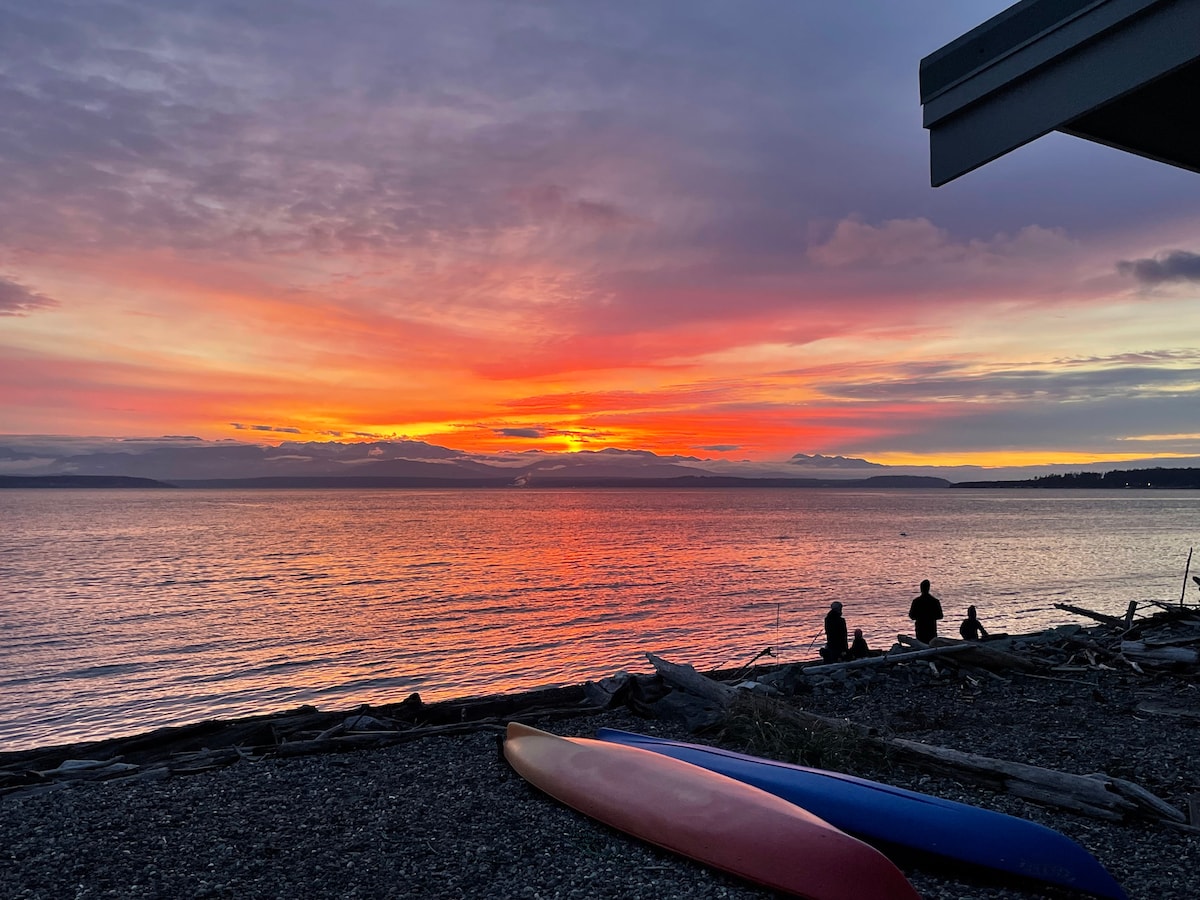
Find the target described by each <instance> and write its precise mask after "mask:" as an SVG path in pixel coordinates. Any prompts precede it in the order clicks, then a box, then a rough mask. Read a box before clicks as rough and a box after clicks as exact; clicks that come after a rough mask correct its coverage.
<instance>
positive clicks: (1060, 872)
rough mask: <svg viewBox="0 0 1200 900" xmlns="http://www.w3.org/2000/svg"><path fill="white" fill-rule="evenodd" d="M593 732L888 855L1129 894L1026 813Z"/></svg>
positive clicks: (1101, 893)
mask: <svg viewBox="0 0 1200 900" xmlns="http://www.w3.org/2000/svg"><path fill="white" fill-rule="evenodd" d="M596 737H597V738H598V739H600V740H603V741H610V742H612V743H615V744H620V745H622V746H628V747H640V748H642V749H645V750H652V751H654V752H655V753H661V754H663V755H665V756H669V757H671V758H672V759H677V760H680V761H682V762H687V763H691V764H692V765H695V766H700V767H702V768H705V769H708V770H709V771H712V772H717V773H719V774H722V775H726V776H729V777H730V778H735V779H737V780H739V781H743V782H745V783H746V784H750V785H754V786H755V787H758V788H761V789H762V790H764V791H767V792H768V793H771V794H774V795H775V796H777V797H780V798H782V799H784V800H787V801H789V802H791V803H794V804H796V805H797V806H799V807H801V808H803V809H806V810H808V811H809V812H810V813H813V814H815V815H816V816H818V817H820V818H821V819H823V820H825V821H827V822H829V823H830V824H831V825H833V826H835V827H837V828H840V829H841V830H843V831H845V832H847V833H849V834H852V835H854V836H856V837H859V838H862V839H863V840H864V841H866V842H868V843H870V844H872V845H874V846H876V847H879V848H880V849H881V850H883V851H884V852H887V853H893V854H895V853H900V854H910V855H911V854H917V855H919V856H921V857H926V858H929V859H935V860H941V861H943V862H948V863H952V864H954V865H955V866H958V867H963V866H966V867H980V868H984V869H990V870H992V871H995V872H1003V873H1007V874H1009V875H1012V876H1018V877H1019V878H1021V879H1023V880H1025V881H1033V882H1041V883H1043V884H1051V885H1057V886H1059V887H1065V888H1070V889H1072V890H1075V891H1079V892H1082V893H1085V894H1092V895H1094V896H1096V897H1105V898H1111V900H1128V897H1127V895H1126V893H1125V891H1124V890H1123V889H1122V888H1121V886H1120V885H1119V884H1118V883H1117V881H1116V879H1114V878H1113V877H1112V875H1110V874H1109V872H1108V870H1106V869H1105V868H1104V866H1102V865H1101V864H1100V862H1099V861H1098V860H1097V859H1096V858H1095V857H1094V856H1092V855H1091V854H1090V853H1088V852H1087V850H1085V849H1084V848H1083V847H1081V846H1080V845H1079V844H1077V843H1075V842H1074V841H1072V840H1071V839H1070V838H1068V837H1067V836H1066V835H1064V834H1062V833H1061V832H1058V831H1055V830H1054V829H1052V828H1047V827H1045V826H1044V825H1039V824H1037V823H1036V822H1030V821H1028V820H1027V819H1019V818H1017V817H1016V816H1009V815H1005V814H1004V813H998V812H994V811H992V810H987V809H981V808H980V807H977V806H971V805H969V804H966V803H957V802H955V801H953V800H943V799H941V798H940V797H933V796H930V795H928V794H920V793H917V792H916V791H908V790H904V789H903V788H898V787H893V786H891V785H888V784H883V783H881V782H877V781H869V780H867V779H865V778H855V777H854V776H852V775H843V774H841V773H838V772H829V771H826V770H824V769H812V768H808V767H806V766H795V765H790V764H788V763H782V762H777V761H775V760H769V759H762V758H759V757H756V756H748V755H746V754H743V753H734V752H733V751H730V750H722V749H720V748H718V747H708V746H705V745H703V744H690V743H686V742H683V741H672V740H668V739H666V738H658V737H654V736H652V735H645V734H637V733H635V732H631V731H620V730H618V729H615V728H601V729H599V730H598V731H597V732H596Z"/></svg>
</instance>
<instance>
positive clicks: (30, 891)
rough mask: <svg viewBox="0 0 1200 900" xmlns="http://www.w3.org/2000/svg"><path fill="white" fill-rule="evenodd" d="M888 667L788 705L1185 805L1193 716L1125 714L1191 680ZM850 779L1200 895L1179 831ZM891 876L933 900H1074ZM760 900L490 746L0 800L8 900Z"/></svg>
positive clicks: (592, 722)
mask: <svg viewBox="0 0 1200 900" xmlns="http://www.w3.org/2000/svg"><path fill="white" fill-rule="evenodd" d="M894 668H895V669H896V670H893V671H888V672H886V673H885V672H879V673H876V674H866V673H863V674H859V675H856V676H853V677H846V678H844V679H833V680H829V681H823V682H822V683H821V684H819V685H817V686H816V687H814V688H812V689H811V690H809V691H807V692H804V693H802V694H800V695H798V696H797V697H796V698H794V702H795V703H796V704H797V705H798V706H800V707H802V708H803V709H806V710H808V711H810V712H814V713H818V714H821V715H825V716H834V717H845V718H848V719H851V720H853V721H855V722H860V723H863V724H867V725H871V726H873V727H876V728H878V729H880V731H881V732H885V733H889V734H893V735H897V736H903V737H905V738H909V739H912V740H918V741H923V742H926V743H931V744H937V745H940V746H945V747H952V748H955V749H960V750H965V751H970V752H972V753H978V754H983V755H986V756H992V757H997V758H1002V759H1008V760H1013V761H1020V762H1026V763H1032V764H1035V765H1039V766H1044V767H1047V768H1053V769H1061V770H1063V771H1066V772H1073V773H1077V774H1088V773H1092V772H1105V773H1107V774H1109V775H1114V776H1120V777H1123V778H1127V779H1128V780H1130V781H1133V782H1135V783H1136V784H1139V785H1140V786H1142V787H1144V788H1146V789H1147V790H1149V791H1151V792H1153V793H1154V794H1156V795H1157V796H1159V797H1161V798H1162V799H1164V800H1166V801H1167V802H1169V803H1171V804H1173V805H1175V806H1176V807H1178V808H1180V809H1183V810H1186V809H1187V804H1188V797H1189V795H1190V794H1192V793H1193V792H1196V791H1200V740H1198V738H1200V727H1198V726H1200V720H1197V719H1196V718H1194V717H1187V716H1171V715H1157V714H1146V713H1144V712H1141V711H1139V705H1140V704H1141V705H1142V706H1143V708H1144V707H1145V703H1146V701H1154V702H1157V703H1160V704H1167V705H1170V706H1173V707H1175V708H1181V707H1185V708H1190V709H1193V710H1196V709H1200V687H1198V686H1197V683H1196V681H1195V679H1194V677H1191V678H1189V677H1176V676H1164V675H1137V674H1135V673H1132V672H1129V673H1125V672H1120V671H1106V670H1098V671H1093V672H1090V673H1087V674H1086V675H1085V676H1082V677H1079V678H1072V679H1060V680H1054V679H1050V678H1033V677H1028V676H1020V675H1013V676H1012V677H1009V678H1006V679H1004V680H1002V681H1001V680H996V679H991V678H979V679H976V678H967V677H964V675H963V674H962V673H954V672H946V671H943V672H941V673H940V674H939V673H938V672H936V671H934V669H933V667H929V666H920V667H916V666H914V667H912V668H911V669H908V670H906V671H897V670H899V669H900V667H894ZM531 724H537V725H539V726H540V727H543V728H545V729H546V730H550V731H554V732H556V733H559V734H570V735H583V736H590V735H591V734H593V733H594V731H595V729H596V728H598V727H601V726H609V727H614V728H623V729H628V730H633V731H643V732H654V733H658V734H664V735H666V736H670V737H676V738H681V739H690V740H714V739H719V735H709V736H701V737H699V738H697V737H696V736H694V735H688V734H687V733H686V731H685V730H684V728H683V727H682V725H679V724H670V723H665V722H662V721H657V720H648V719H645V718H641V717H639V716H637V715H635V714H634V713H632V712H631V711H629V710H626V709H618V710H612V711H608V712H604V713H600V714H592V715H582V716H579V717H575V718H565V719H555V720H554V721H552V722H532V723H531ZM734 749H741V748H737V747H735V748H734ZM854 774H859V775H863V776H865V777H870V778H877V779H878V780H882V781H887V782H889V783H891V784H895V785H898V786H901V787H906V788H910V789H914V790H919V791H923V792H926V793H930V794H935V795H937V796H942V797H946V798H949V799H954V800H961V801H966V802H970V803H974V804H976V805H979V806H983V807H987V808H991V809H996V810H999V811H1002V812H1006V813H1009V814H1011V815H1016V816H1021V817H1024V818H1028V819H1032V820H1034V821H1037V822H1040V823H1042V824H1044V825H1047V826H1050V827H1052V828H1056V829H1058V830H1059V831H1062V832H1063V833H1065V834H1066V835H1068V836H1069V837H1071V838H1073V839H1074V840H1076V841H1077V842H1079V843H1080V844H1082V845H1083V846H1084V847H1085V848H1087V849H1088V850H1089V851H1091V852H1092V853H1093V855H1095V856H1096V857H1097V858H1098V859H1099V860H1100V861H1101V862H1102V863H1103V864H1104V865H1105V866H1106V867H1107V868H1108V870H1109V871H1110V872H1111V873H1112V874H1113V875H1114V877H1115V878H1116V879H1117V880H1118V881H1119V882H1120V883H1121V884H1122V885H1123V886H1124V887H1125V889H1126V890H1127V891H1128V893H1129V896H1130V897H1131V898H1134V900H1195V898H1197V897H1200V833H1197V832H1195V831H1187V830H1178V829H1174V828H1168V827H1165V826H1159V825H1146V824H1115V823H1110V822H1104V821H1100V820H1097V819H1091V818H1086V817H1082V816H1075V815H1071V814H1068V813H1064V812H1061V811H1055V810H1050V809H1046V808H1043V807H1040V806H1037V805H1034V804H1032V803H1028V802H1026V801H1023V800H1020V799H1018V798H1015V797H1012V796H1008V795H1004V794H996V793H993V792H990V791H987V790H983V789H981V788H979V787H977V786H969V785H963V784H959V783H957V782H955V781H953V780H950V779H947V778H943V777H937V776H930V775H928V774H925V773H921V772H918V771H914V770H910V769H905V768H901V767H894V766H888V767H887V768H885V769H881V768H879V766H878V765H874V766H864V767H863V768H861V769H860V770H858V771H856V772H854ZM904 870H905V874H906V875H907V876H908V877H909V879H910V881H911V882H912V884H913V885H914V887H915V888H916V889H917V891H918V892H919V893H920V894H921V895H922V896H923V897H925V898H928V900H951V898H953V900H968V898H994V900H1029V898H1031V897H1067V896H1069V895H1068V894H1065V893H1061V892H1058V893H1056V892H1053V891H1045V890H1035V891H1031V890H1029V889H1028V888H1021V887H1014V886H1004V885H1000V884H997V883H994V882H993V880H992V879H990V878H988V877H986V876H985V877H982V878H969V877H967V876H964V875H963V874H961V873H947V872H943V871H934V870H932V869H930V870H924V869H919V868H911V867H904ZM768 896H772V895H771V894H770V893H768V892H764V891H761V890H758V889H756V888H754V887H752V886H749V885H747V884H745V883H743V882H741V881H738V880H737V879H734V878H732V877H727V876H724V875H722V874H721V873H718V872H713V871H711V870H708V869H705V868H703V867H700V866H697V865H695V864H693V863H691V862H689V861H687V860H684V859H681V858H678V857H675V856H673V855H671V854H668V853H666V852H662V851H659V850H657V849H655V848H653V847H650V846H648V845H645V844H642V843H640V842H638V841H635V840H632V839H629V838H626V837H625V836H623V835H621V834H619V833H616V832H614V831H612V830H610V829H608V828H606V827H604V826H601V825H598V824H596V823H594V822H592V821H590V820H588V819H586V818H584V817H583V816H580V815H579V814H577V813H575V812H573V811H571V810H569V809H566V808H564V807H562V806H560V805H559V804H557V803H555V802H554V801H552V800H550V799H548V798H547V797H545V796H543V795H541V794H539V793H538V792H536V791H535V790H533V789H532V788H530V787H529V786H528V785H527V784H526V783H525V782H524V781H522V779H520V778H519V777H518V776H516V775H515V774H513V773H512V772H511V770H509V769H508V767H507V765H506V764H505V763H504V761H503V759H502V758H501V756H500V754H499V752H498V742H497V734H496V733H495V732H494V731H490V732H486V731H485V732H480V733H475V734H468V735H459V736H439V737H429V738H425V739H421V740H418V741H414V742H412V743H408V744H401V745H395V746H389V747H383V748H376V749H372V750H362V751H355V752H347V753H336V754H335V753H328V754H321V755H314V756H305V757H298V758H286V759H284V758H264V759H261V760H258V761H254V762H251V761H244V762H239V763H237V764H236V765H232V766H229V767H225V768H219V769H214V770H212V771H207V772H203V773H200V774H195V775H188V776H184V777H172V778H164V779H162V780H158V781H127V782H122V781H104V782H91V783H81V784H74V785H70V786H67V787H63V788H61V789H56V790H51V791H47V792H45V793H36V794H28V795H25V794H14V795H13V796H10V797H6V798H3V799H0V897H5V898H13V900H16V898H29V900H33V898H38V900H42V898H45V900H52V898H53V900H58V898H65V897H72V898H78V900H91V898H164V900H165V898H234V897H236V898H243V900H253V898H282V897H309V898H324V897H330V898H333V897H337V898H342V897H373V898H380V897H384V898H387V897H446V898H451V897H464V898H465V897H512V898H574V897H579V898H588V900H605V898H614V900H616V898H647V900H650V898H653V900H663V898H674V897H681V898H682V897H687V898H689V900H704V898H760V897H768Z"/></svg>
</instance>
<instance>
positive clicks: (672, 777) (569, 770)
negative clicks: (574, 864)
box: [504, 722, 920, 900]
mask: <svg viewBox="0 0 1200 900" xmlns="http://www.w3.org/2000/svg"><path fill="white" fill-rule="evenodd" d="M504 755H505V757H506V758H507V759H508V761H509V764H510V765H512V767H513V768H514V769H515V770H516V771H517V772H518V773H519V774H520V775H521V777H523V778H524V779H525V780H526V781H528V782H529V783H530V784H532V785H533V786H534V787H536V788H538V789H539V790H541V791H543V792H545V793H547V794H549V795H550V796H551V797H553V798H555V799H556V800H558V801H560V802H561V803H564V804H566V805H567V806H570V807H572V808H573V809H576V810H578V811H579V812H582V813H584V814H585V815H588V816H591V817H592V818H594V819H597V820H598V821H600V822H603V823H604V824H606V825H609V826H611V827H613V828H616V829H619V830H621V831H624V832H626V833H627V834H630V835H633V836H634V837H637V838H640V839H641V840H644V841H647V842H648V843H651V844H655V845H657V846H659V847H663V848H665V849H667V850H671V851H674V852H676V853H679V854H682V855H683V856H687V857H689V858H691V859H694V860H697V861H698V862H701V863H704V864H706V865H709V866H712V867H713V868H716V869H721V870H723V871H725V872H730V873H732V874H734V875H737V876H740V877H742V878H745V879H746V880H748V881H752V882H755V883H756V884H760V885H763V886H764V887H768V888H772V889H774V890H777V891H785V892H787V893H790V894H794V895H796V896H799V897H806V898H809V900H920V896H919V895H918V894H917V892H916V891H915V890H914V889H913V887H912V885H910V884H909V883H908V881H907V880H906V879H905V877H904V874H903V873H902V872H901V871H900V870H899V869H898V868H896V866H895V865H894V864H893V863H892V862H891V861H890V860H889V859H888V858H887V857H886V856H884V855H883V854H882V853H880V852H879V851H878V850H876V849H875V848H874V847H871V846H870V845H869V844H866V843H864V842H863V841H860V840H858V839H857V838H853V837H851V836H849V835H847V834H845V833H843V832H841V831H839V830H838V829H836V828H834V827H833V826H832V825H830V824H829V823H827V822H824V821H822V820H821V819H819V818H818V817H817V816H814V815H813V814H812V813H809V812H806V811H805V810H803V809H800V808H799V807H797V806H795V805H794V804H791V803H788V802H787V801H786V800H783V799H781V798H779V797H776V796H774V795H773V794H770V793H767V792H766V791H762V790H759V789H758V788H756V787H753V786H751V785H749V784H746V783H744V782H742V781H738V780H736V779H733V778H727V777H726V776H724V775H720V774H718V773H716V772H712V771H709V770H708V769H705V768H702V767H700V766H694V765H691V764H690V763H686V762H681V761H679V760H677V759H673V758H671V757H670V756H667V755H664V754H661V753H653V752H650V751H649V750H644V749H641V748H639V747H632V746H627V745H624V744H620V743H616V742H612V741H601V740H594V739H591V738H575V737H561V736H559V735H555V734H549V733H547V732H545V731H539V730H538V729H536V728H530V727H529V726H527V725H521V724H519V723H516V722H513V723H510V724H509V726H508V731H507V738H506V740H505V742H504Z"/></svg>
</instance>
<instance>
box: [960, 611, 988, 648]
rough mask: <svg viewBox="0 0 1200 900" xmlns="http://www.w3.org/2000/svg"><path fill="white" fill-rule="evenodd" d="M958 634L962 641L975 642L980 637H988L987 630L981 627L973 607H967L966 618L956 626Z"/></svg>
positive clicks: (981, 624)
mask: <svg viewBox="0 0 1200 900" xmlns="http://www.w3.org/2000/svg"><path fill="white" fill-rule="evenodd" d="M958 633H959V634H961V635H962V636H963V640H964V641H977V640H979V639H980V638H981V637H982V638H986V637H987V636H988V633H987V629H986V628H984V627H983V623H982V622H980V621H979V618H978V615H977V613H976V612H975V607H973V606H968V607H967V617H966V618H965V619H963V620H962V624H961V625H959V626H958Z"/></svg>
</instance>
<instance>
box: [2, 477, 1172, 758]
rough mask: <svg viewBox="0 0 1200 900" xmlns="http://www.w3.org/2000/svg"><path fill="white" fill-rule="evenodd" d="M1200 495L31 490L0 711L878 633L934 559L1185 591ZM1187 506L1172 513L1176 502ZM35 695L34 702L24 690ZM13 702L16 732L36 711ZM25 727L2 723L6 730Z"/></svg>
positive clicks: (1037, 606)
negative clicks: (836, 620) (843, 629)
mask: <svg viewBox="0 0 1200 900" xmlns="http://www.w3.org/2000/svg"><path fill="white" fill-rule="evenodd" d="M1194 499H1195V498H1193V497H1191V496H1190V495H1187V494H1172V492H1169V491H1160V492H1144V493H1141V492H1136V491H1128V492H1122V493H1121V494H1119V495H1117V496H1112V495H1104V496H1100V495H1095V494H1092V493H1090V492H1088V493H1081V492H1075V493H1070V494H1067V495H1066V496H1063V495H1062V494H1059V493H1058V492H1053V491H1040V492H1010V491H983V492H972V491H946V490H942V491H912V490H900V491H890V492H889V491H875V492H871V491H855V490H769V489H768V490H760V489H731V490H706V489H699V490H682V491H679V490H677V491H669V490H619V489H609V490H590V491H589V490H540V491H539V490H478V491H436V490H429V491H409V490H396V491H353V490H349V491H348V490H334V491H257V492H244V491H188V490H180V491H165V492H163V491H128V492H118V493H112V492H98V491H97V492H87V491H72V492H36V491H28V492H10V495H9V497H6V504H5V506H4V507H3V508H2V509H0V519H2V521H3V524H4V525H5V528H6V531H7V533H11V534H21V535H22V541H21V542H20V543H19V544H17V545H15V546H14V549H13V551H12V552H11V553H10V555H9V561H8V566H9V568H8V571H7V573H6V590H7V591H8V594H7V599H6V605H5V614H6V615H7V616H8V621H9V622H10V623H12V627H10V628H9V629H8V638H7V641H6V644H5V646H3V647H0V685H2V686H3V687H4V690H3V691H0V731H3V732H4V733H6V734H20V735H21V737H20V740H22V741H26V742H28V744H30V745H33V744H39V743H46V742H47V741H48V740H49V739H51V738H53V739H54V740H66V739H69V738H72V737H78V738H81V739H84V738H88V737H95V736H97V735H99V734H112V733H119V732H121V731H123V730H138V729H142V728H144V726H145V724H146V722H147V721H153V724H155V725H160V724H172V723H182V722H188V721H197V720H199V719H203V718H209V717H219V716H231V715H240V714H248V713H254V712H267V711H273V710H278V709H281V708H285V707H288V706H295V705H299V704H302V703H312V704H320V705H321V706H322V707H325V708H330V707H333V708H337V707H351V706H353V705H355V704H359V703H371V702H374V703H380V702H392V701H396V700H399V699H403V697H404V696H407V695H408V694H409V693H411V692H414V691H417V692H419V693H420V694H421V696H422V697H423V698H425V699H426V700H437V699H441V698H448V697H454V696H464V695H470V694H481V693H494V692H501V691H512V690H521V689H529V688H534V687H540V686H544V685H547V684H552V683H573V682H577V681H579V680H583V679H586V678H597V677H604V676H607V675H610V674H613V673H614V672H616V671H618V670H620V669H626V670H629V671H647V669H648V664H647V662H646V659H645V654H646V653H647V652H654V653H658V654H661V655H664V656H667V657H668V658H675V659H677V660H679V661H681V662H687V663H691V664H693V665H696V666H698V667H701V668H704V667H714V666H723V665H727V664H741V663H744V662H748V661H749V660H750V659H751V658H752V657H754V656H755V655H756V654H758V653H759V652H760V651H762V650H763V649H764V648H766V647H768V646H770V647H773V648H774V650H775V652H776V654H777V656H776V659H777V660H779V661H789V660H790V661H795V660H799V659H804V658H807V656H811V654H812V653H813V652H814V651H813V639H814V637H815V636H816V635H817V634H818V632H819V629H820V623H821V617H822V616H823V615H824V612H825V610H826V609H827V608H828V604H829V603H830V602H831V601H832V600H839V601H841V602H843V603H844V604H845V615H846V618H847V620H848V622H849V624H850V625H851V627H861V628H863V629H864V631H865V633H866V635H867V637H868V639H869V641H870V642H871V643H872V645H873V646H888V645H890V643H891V641H892V639H893V638H894V636H895V634H896V633H897V632H899V631H906V630H908V628H909V623H908V621H907V619H906V618H905V614H906V611H907V601H908V600H909V599H910V598H911V596H912V594H913V593H915V590H916V584H917V583H918V582H919V581H920V580H921V579H922V578H926V577H927V578H931V579H932V580H933V582H934V588H935V592H936V593H938V594H939V596H941V597H942V598H943V601H944V603H946V605H947V606H948V607H949V609H948V615H951V616H953V615H954V614H956V613H955V612H954V610H955V607H957V606H962V607H963V608H964V609H965V606H966V605H967V604H968V603H973V604H975V605H977V606H978V607H979V609H980V615H981V616H984V615H985V611H986V618H987V620H988V626H989V628H992V627H994V626H995V625H996V624H997V622H996V619H998V618H999V619H1000V620H1001V622H1002V623H1003V626H1002V627H1004V628H1005V629H1007V630H1009V631H1012V632H1020V631H1023V630H1033V629H1035V628H1038V627H1041V626H1043V625H1045V624H1050V623H1053V622H1057V621H1058V617H1059V616H1060V615H1061V614H1060V613H1057V612H1055V611H1054V609H1053V607H1052V603H1053V601H1054V600H1056V599H1058V598H1060V597H1065V598H1068V602H1071V603H1078V604H1081V605H1084V606H1087V607H1090V608H1093V609H1097V610H1100V611H1106V610H1110V609H1111V610H1112V611H1114V613H1120V612H1123V610H1124V607H1125V605H1126V603H1127V602H1128V596H1127V595H1128V594H1129V593H1130V592H1134V593H1139V594H1155V593H1156V592H1157V593H1158V594H1161V595H1162V596H1169V594H1170V592H1171V591H1174V592H1175V593H1176V594H1177V593H1178V585H1177V584H1176V583H1175V582H1176V578H1175V576H1174V575H1170V577H1169V578H1166V580H1165V581H1164V577H1165V576H1166V575H1169V574H1170V573H1172V572H1174V571H1176V570H1177V568H1178V565H1177V564H1178V563H1179V562H1180V561H1179V560H1178V559H1176V558H1175V556H1177V555H1178V548H1179V547H1180V546H1182V545H1183V544H1185V543H1186V542H1187V539H1188V538H1187V535H1188V533H1189V532H1188V529H1190V528H1191V527H1192V525H1193V524H1194V513H1195V506H1194ZM1172 523H1174V524H1172ZM33 709H37V710H40V712H39V713H38V715H37V722H33V721H31V718H30V710H33ZM18 720H20V722H21V727H20V728H19V729H18V728H16V726H15V723H16V722H17V721H18ZM10 724H11V725H12V727H9V725H10Z"/></svg>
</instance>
